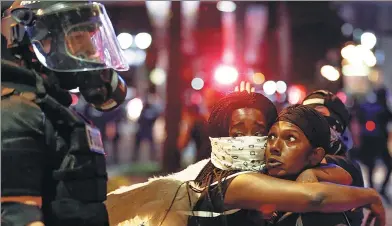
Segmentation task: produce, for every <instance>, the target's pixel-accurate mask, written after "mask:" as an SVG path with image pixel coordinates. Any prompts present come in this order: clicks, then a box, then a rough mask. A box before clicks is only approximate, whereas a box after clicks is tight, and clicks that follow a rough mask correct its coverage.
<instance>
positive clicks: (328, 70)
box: [320, 65, 340, 82]
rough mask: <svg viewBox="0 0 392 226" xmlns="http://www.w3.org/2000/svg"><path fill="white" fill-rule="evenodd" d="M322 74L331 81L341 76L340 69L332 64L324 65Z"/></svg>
mask: <svg viewBox="0 0 392 226" xmlns="http://www.w3.org/2000/svg"><path fill="white" fill-rule="evenodd" d="M320 72H321V75H322V76H323V77H324V78H326V79H328V80H329V81H333V82H334V81H337V80H338V79H339V77H340V73H339V71H338V70H337V69H336V68H334V67H332V66H331V65H324V66H322V67H321V70H320Z"/></svg>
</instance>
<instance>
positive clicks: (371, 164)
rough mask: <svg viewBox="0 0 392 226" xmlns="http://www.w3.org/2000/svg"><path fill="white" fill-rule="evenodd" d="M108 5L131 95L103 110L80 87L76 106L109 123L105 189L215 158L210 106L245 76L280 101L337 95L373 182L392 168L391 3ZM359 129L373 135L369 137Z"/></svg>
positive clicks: (75, 94)
mask: <svg viewBox="0 0 392 226" xmlns="http://www.w3.org/2000/svg"><path fill="white" fill-rule="evenodd" d="M103 3H104V4H105V6H106V9H107V10H108V14H109V16H110V18H111V20H112V23H113V26H114V28H115V31H116V34H117V35H118V36H117V38H118V41H119V43H120V45H121V48H122V49H123V51H124V54H125V56H126V59H127V60H128V63H129V65H130V66H131V69H130V70H129V71H127V72H123V73H121V76H122V77H123V78H124V79H125V80H126V82H127V85H128V94H127V98H126V101H125V103H124V104H123V105H122V106H120V107H119V108H118V109H117V110H116V111H113V112H109V113H102V112H99V111H97V110H95V109H94V108H92V107H90V106H89V105H87V104H86V102H85V101H84V100H83V98H82V97H81V96H80V95H79V94H78V90H73V91H72V92H73V107H74V108H75V109H77V110H78V111H80V112H82V113H84V114H85V115H86V117H88V118H89V119H90V120H91V121H92V122H93V123H94V124H95V125H96V126H97V127H99V128H100V130H101V132H102V135H103V140H104V145H105V147H106V150H107V157H108V158H107V159H108V165H109V173H110V176H111V179H112V180H111V182H110V185H109V190H112V189H114V188H116V187H118V186H120V185H126V184H129V183H136V182H139V181H143V180H144V179H145V178H146V177H147V176H149V175H152V174H159V173H163V172H173V171H177V170H180V169H182V168H184V167H186V166H188V165H189V164H192V163H194V162H195V161H198V160H200V159H204V158H208V157H209V153H205V152H203V150H206V149H204V148H203V145H204V142H205V140H207V141H208V137H206V132H205V122H206V119H207V118H208V115H209V109H210V107H211V106H212V105H213V104H214V103H215V102H216V101H217V100H219V98H220V96H222V95H223V94H225V93H227V92H231V91H233V90H234V86H236V85H238V84H239V82H240V81H242V80H245V81H249V82H251V83H252V85H253V86H254V87H255V90H256V92H260V93H263V94H264V95H266V96H267V97H268V98H270V99H271V100H272V101H273V102H274V103H275V104H276V105H277V106H278V109H281V108H282V107H285V106H287V105H290V104H296V103H301V101H302V100H303V98H304V97H305V96H306V95H307V94H308V93H310V92H311V91H314V90H316V89H327V90H330V91H332V92H334V93H336V94H337V95H338V96H339V98H340V99H341V100H342V101H343V102H344V103H345V105H346V107H347V108H348V109H349V110H350V112H351V114H352V115H351V119H350V120H351V121H350V124H351V125H350V131H351V133H352V135H353V144H352V145H353V147H354V148H353V150H352V151H351V153H350V155H351V156H352V158H354V159H362V161H361V166H363V167H362V170H363V173H364V175H365V179H366V180H367V184H368V185H369V177H370V176H373V181H374V186H376V187H377V186H380V184H381V183H382V182H383V181H384V179H385V178H387V177H390V174H388V170H387V169H388V167H387V166H388V161H390V157H389V155H388V153H390V151H389V150H392V149H391V148H389V150H375V148H374V147H375V146H374V145H373V144H374V142H376V143H390V144H392V143H391V142H389V140H390V139H389V137H390V136H389V137H388V136H383V135H381V134H384V132H385V131H387V134H389V131H391V129H392V127H391V126H390V125H392V124H390V123H389V122H390V120H391V119H392V114H389V113H388V114H385V113H382V114H381V113H380V112H384V111H381V110H380V109H389V106H390V104H391V96H390V94H389V92H388V90H390V89H391V88H392V76H391V74H392V68H391V67H392V62H389V61H392V57H391V56H392V24H391V23H390V21H392V13H391V12H392V3H390V2H280V1H274V2H232V1H210V2H199V1H183V2H170V1H147V2H144V1H123V2H120V1H118V2H115V1H105V2H103ZM387 112H390V111H389V110H388V111H387ZM360 134H367V136H368V137H376V138H377V139H376V140H372V139H369V141H367V142H363V141H362V142H361V140H359V139H358V137H359V136H360ZM389 147H390V145H389ZM359 150H365V152H364V151H359ZM360 152H361V153H366V154H361V153H360ZM363 155H364V156H363ZM363 159H365V160H368V161H364V160H363ZM383 160H384V161H383ZM383 163H384V164H383ZM389 163H390V162H389ZM368 172H370V173H368ZM369 175H370V176H369ZM371 185H372V184H371ZM386 193H387V194H389V195H390V196H392V185H389V186H388V191H386Z"/></svg>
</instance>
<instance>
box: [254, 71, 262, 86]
mask: <svg viewBox="0 0 392 226" xmlns="http://www.w3.org/2000/svg"><path fill="white" fill-rule="evenodd" d="M252 80H253V82H254V83H255V84H256V85H261V84H263V82H264V81H265V76H264V74H263V73H261V72H257V73H254V74H253V75H252Z"/></svg>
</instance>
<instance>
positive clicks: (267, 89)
mask: <svg viewBox="0 0 392 226" xmlns="http://www.w3.org/2000/svg"><path fill="white" fill-rule="evenodd" d="M263 90H264V93H265V94H267V95H272V94H274V93H275V92H276V82H274V81H266V82H265V83H264V85H263Z"/></svg>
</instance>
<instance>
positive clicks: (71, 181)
mask: <svg viewBox="0 0 392 226" xmlns="http://www.w3.org/2000/svg"><path fill="white" fill-rule="evenodd" d="M2 72H3V76H2V84H1V85H2V87H1V91H2V94H1V95H2V100H1V118H2V123H1V134H2V139H1V156H2V158H1V167H2V169H1V184H2V187H1V194H2V197H7V196H37V197H39V196H41V197H42V208H41V210H40V209H38V208H37V207H35V206H32V205H24V204H21V203H11V202H7V203H6V202H3V203H2V205H1V209H2V225H3V224H4V225H27V224H28V223H29V222H34V221H41V220H42V221H43V222H44V223H45V225H47V226H50V225H56V226H57V225H74V226H77V225H97V226H98V225H108V216H107V211H106V208H105V205H104V204H103V201H104V200H105V198H106V180H107V175H106V168H105V160H104V156H103V153H96V152H94V153H93V152H91V151H90V150H87V151H86V147H85V146H84V145H83V144H84V143H83V142H80V144H79V145H78V144H77V145H76V146H79V147H76V146H75V143H72V144H73V145H74V147H73V148H71V147H70V143H71V142H70V141H71V140H72V136H74V134H72V133H69V131H60V132H59V131H58V128H61V126H62V125H61V124H60V123H59V122H53V121H52V120H51V117H50V116H49V115H48V112H44V111H43V109H41V107H40V106H39V105H38V104H37V103H36V100H37V94H36V91H37V90H36V87H34V86H33V85H32V84H28V82H27V80H28V79H26V84H21V83H15V82H4V81H3V78H4V77H7V76H4V75H5V73H7V71H4V69H3V62H2ZM8 77H9V76H8ZM45 111H47V110H45ZM75 117H78V116H77V115H76V114H75ZM89 152H91V153H89ZM80 153H82V154H80ZM67 158H68V159H69V158H73V160H74V161H66V159H67ZM87 159H88V160H87ZM88 161H90V162H88ZM66 162H68V163H71V164H70V165H67V164H65V163H66ZM90 163H92V164H90ZM61 164H63V165H61ZM83 164H84V166H83ZM98 165H100V167H99V168H101V169H94V166H98ZM78 168H79V169H83V172H82V171H81V170H78ZM96 168H97V167H96ZM89 192H90V194H91V195H90V194H89ZM83 197H85V198H83ZM41 217H42V219H41ZM7 222H8V224H7Z"/></svg>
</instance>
